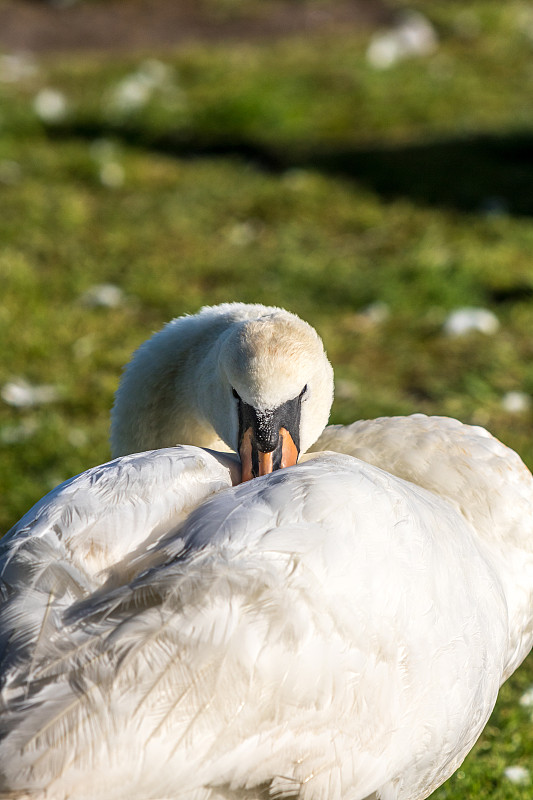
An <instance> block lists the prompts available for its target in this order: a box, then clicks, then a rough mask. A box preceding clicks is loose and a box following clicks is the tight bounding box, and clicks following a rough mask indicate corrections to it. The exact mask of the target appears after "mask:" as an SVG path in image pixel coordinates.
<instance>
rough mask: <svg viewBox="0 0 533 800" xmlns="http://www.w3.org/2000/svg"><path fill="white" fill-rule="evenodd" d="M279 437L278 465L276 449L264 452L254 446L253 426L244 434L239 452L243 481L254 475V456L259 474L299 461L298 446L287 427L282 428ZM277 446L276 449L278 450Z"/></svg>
mask: <svg viewBox="0 0 533 800" xmlns="http://www.w3.org/2000/svg"><path fill="white" fill-rule="evenodd" d="M279 438H280V441H281V459H280V461H279V463H278V464H277V466H274V451H271V452H269V453H262V452H261V451H260V450H257V448H256V447H255V446H254V443H253V435H252V428H248V430H246V431H245V432H244V434H243V437H242V440H241V446H240V448H239V454H240V457H241V469H242V475H241V482H242V483H244V482H245V481H249V480H251V479H252V478H253V477H254V456H255V457H256V458H257V468H256V473H257V476H260V475H268V474H269V473H270V472H274V470H275V469H282V468H284V467H292V466H294V464H296V462H297V461H298V448H297V447H296V445H295V444H294V440H293V438H292V436H291V435H290V433H289V431H288V430H287V429H286V428H280V431H279ZM278 448H279V445H278V447H277V448H276V451H277V450H278ZM254 451H255V452H254Z"/></svg>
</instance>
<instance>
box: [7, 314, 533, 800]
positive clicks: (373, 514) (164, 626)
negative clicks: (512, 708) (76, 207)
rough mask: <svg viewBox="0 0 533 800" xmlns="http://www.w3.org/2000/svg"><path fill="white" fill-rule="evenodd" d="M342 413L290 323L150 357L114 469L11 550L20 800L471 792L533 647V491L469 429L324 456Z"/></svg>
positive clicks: (427, 430) (132, 378) (248, 321)
mask: <svg viewBox="0 0 533 800" xmlns="http://www.w3.org/2000/svg"><path fill="white" fill-rule="evenodd" d="M187 343H188V344H187ZM331 398H332V371H331V367H330V365H329V362H328V360H327V356H326V354H325V352H324V349H323V346H322V343H321V341H320V339H319V337H318V335H317V334H316V333H315V332H314V331H313V329H312V328H310V326H307V325H306V324H305V323H303V322H302V321H300V320H298V318H297V317H294V316H293V315H290V314H288V313H287V312H285V311H283V310H281V309H275V308H268V307H263V306H247V305H241V304H228V305H223V306H218V307H212V308H207V309H204V310H202V311H201V312H200V313H199V314H197V315H195V316H191V317H185V318H181V319H178V320H176V321H174V322H171V323H169V325H167V326H166V327H165V328H164V329H163V330H162V331H161V332H160V333H157V334H155V335H154V336H153V337H152V339H150V340H149V341H148V342H147V343H145V344H144V345H143V346H142V347H141V348H140V350H139V351H138V352H137V354H135V355H134V357H133V360H132V362H131V363H130V365H129V366H128V367H127V369H126V371H125V373H124V377H123V379H122V382H121V385H120V388H119V390H118V393H117V397H116V402H115V406H114V409H113V415H112V417H113V418H112V433H111V438H112V446H113V451H114V454H115V456H116V457H115V458H114V460H113V461H111V462H109V463H108V464H104V465H100V466H98V467H94V468H92V469H90V470H88V471H87V472H84V473H82V474H81V475H79V476H77V477H75V478H72V479H70V480H69V481H66V482H65V483H64V484H62V485H61V486H59V487H57V488H56V489H55V490H53V491H52V492H51V493H50V494H48V495H47V496H46V497H44V498H43V499H42V500H40V501H39V502H38V503H37V504H36V505H35V506H34V507H33V508H32V509H31V510H30V511H29V512H28V513H27V514H26V515H25V516H24V517H23V518H22V519H21V520H20V522H19V523H18V524H17V525H16V526H15V527H14V528H13V529H12V530H11V531H10V532H9V533H8V534H7V535H6V536H5V537H4V538H3V539H2V541H1V542H0V594H1V596H2V600H3V602H2V604H1V605H0V709H1V713H0V798H1V797H5V798H8V797H17V798H19V799H20V800H30V798H31V799H32V800H45V799H46V800H50V798H53V800H67V798H76V800H89V799H90V798H94V797H96V796H101V797H103V798H105V800H126V798H128V800H177V798H183V800H237V799H238V800H248V799H249V800H264V798H265V797H268V796H271V797H272V798H280V799H282V798H291V797H294V798H301V800H323V798H328V800H345V799H348V800H366V799H367V798H368V799H371V800H378V799H379V800H422V798H425V797H427V796H428V795H429V794H430V793H431V792H432V791H433V790H434V789H435V788H436V787H437V786H439V785H440V784H441V783H442V782H443V781H445V780H446V778H448V777H449V776H450V775H451V774H452V773H453V772H454V771H455V769H456V768H457V767H458V766H459V765H460V763H461V762H462V760H463V759H464V758H465V756H466V754H467V753H468V751H469V750H470V749H471V747H472V746H473V744H474V742H475V741H476V739H477V738H478V736H479V735H480V733H481V731H482V730H483V727H484V725H485V724H486V722H487V720H488V717H489V715H490V713H491V711H492V708H493V706H494V703H495V701H496V697H497V693H498V690H499V687H500V685H501V684H502V683H503V681H505V680H506V679H507V677H508V676H509V675H510V674H511V673H512V672H513V671H514V670H515V669H516V668H517V667H518V665H519V664H520V663H521V661H522V660H523V659H524V658H525V656H526V655H527V653H528V652H529V650H530V649H531V646H532V644H533V602H532V601H533V535H532V534H533V531H532V528H533V522H532V521H531V513H530V511H531V508H532V501H533V478H532V476H531V474H530V473H529V471H528V470H527V468H526V467H525V466H524V464H523V463H522V461H521V460H520V458H519V457H518V455H517V454H516V453H514V452H513V451H512V450H510V449H509V448H507V447H505V446H504V445H503V444H502V443H500V442H499V441H498V440H496V439H495V438H494V437H492V436H491V435H490V434H489V433H488V432H487V431H485V430H484V429H482V428H479V427H474V426H468V425H463V424H461V423H460V422H458V421H456V420H452V419H446V418H441V417H426V416H423V415H414V416H411V417H404V418H402V417H393V418H382V419H377V420H371V421H358V422H355V423H354V424H353V425H351V426H347V427H341V426H329V427H327V428H325V430H324V431H323V432H321V431H322V428H323V427H324V425H325V421H327V415H328V413H329V406H330V404H331ZM321 426H322V427H321ZM180 439H183V440H184V443H182V444H180V445H179V446H174V445H176V444H177V442H178V441H179V440H180ZM220 442H222V443H223V445H224V448H225V450H226V451H230V450H231V451H233V453H232V452H224V451H222V450H221V449H212V448H214V447H216V446H218V445H219V444H220ZM198 445H200V446H198ZM139 448H141V449H142V452H137V450H138V449H139ZM151 448H155V449H151ZM323 450H328V451H329V452H322V451H323ZM306 453H307V454H306ZM237 454H239V455H237ZM269 454H270V455H269ZM251 478H253V479H251Z"/></svg>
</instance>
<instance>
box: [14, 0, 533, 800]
mask: <svg viewBox="0 0 533 800" xmlns="http://www.w3.org/2000/svg"><path fill="white" fill-rule="evenodd" d="M414 5H416V6H417V7H418V8H420V9H421V10H422V11H424V13H426V14H428V15H429V16H430V18H431V20H432V22H433V24H434V26H435V27H436V29H437V31H438V34H439V39H440V46H439V48H438V50H437V51H436V52H435V53H434V54H433V55H432V56H429V57H426V58H424V59H410V60H405V61H404V62H401V63H399V64H398V65H396V66H395V67H393V68H391V69H389V70H384V71H380V70H376V69H373V68H372V67H371V66H370V65H369V64H368V63H367V61H366V59H365V48H366V44H367V42H366V40H365V37H363V36H362V35H359V34H357V32H345V33H342V34H336V35H334V36H333V35H329V36H324V35H318V34H317V35H314V36H313V37H307V38H300V39H292V40H290V41H280V42H274V43H272V42H268V43H265V44H260V43H257V44H253V45H251V44H247V43H245V42H243V43H235V42H233V43H231V45H227V46H224V45H217V46H213V45H209V46H201V45H195V46H192V45H191V46H190V47H188V48H186V49H183V50H181V51H180V52H179V53H176V54H172V55H169V54H168V53H167V54H165V55H164V56H161V57H160V58H158V59H154V55H153V54H150V56H149V57H144V56H140V57H136V58H133V57H123V58H120V59H116V58H109V57H106V58H103V57H91V58H89V57H87V56H83V57H82V56H70V57H67V56H62V57H55V58H52V57H51V58H49V59H43V60H42V61H41V62H39V64H38V66H37V69H36V71H34V72H33V73H32V72H31V69H30V70H27V71H26V72H27V74H26V77H23V78H21V79H19V80H13V79H9V80H6V79H5V70H6V69H7V67H6V65H5V62H4V67H3V69H4V80H3V81H0V109H1V112H0V114H1V115H0V207H1V210H2V211H1V214H0V242H1V249H0V285H1V286H2V300H1V301H0V331H1V333H0V336H1V341H2V344H3V348H2V362H1V364H0V387H4V389H5V387H6V385H7V384H9V383H11V382H13V381H14V380H15V379H20V378H23V379H25V380H27V381H29V382H30V383H31V384H35V385H42V384H47V385H48V384H49V385H52V386H53V387H54V388H55V392H56V400H55V401H54V402H50V403H47V404H37V405H34V406H29V407H19V408H17V407H14V406H12V405H9V404H8V403H6V402H3V403H1V404H0V444H1V446H2V456H1V459H0V491H1V495H2V503H1V505H0V529H1V530H7V528H8V527H9V526H10V525H11V524H13V523H14V522H15V521H16V520H17V519H18V518H19V517H20V516H21V515H22V514H23V513H24V512H25V511H26V510H27V509H28V508H29V507H30V506H31V505H32V504H33V503H34V502H35V501H36V500H37V499H38V498H39V497H40V496H41V495H42V494H44V493H45V492H46V491H48V490H49V489H50V488H52V487H53V486H54V485H56V484H57V483H58V482H60V481H61V480H63V479H65V478H67V477H69V476H70V475H73V474H75V473H77V472H80V471H82V470H84V469H86V468H87V467H88V466H90V465H92V464H96V463H99V462H102V461H105V460H107V459H108V458H109V449H108V443H107V435H108V424H109V423H108V419H109V409H110V406H111V404H112V400H113V393H114V390H115V388H116V386H117V382H118V379H119V376H120V371H121V368H122V366H123V364H124V363H125V362H126V361H127V360H128V358H129V355H130V354H131V352H132V350H133V349H134V348H135V347H136V346H137V345H139V344H140V343H141V342H142V341H143V340H144V339H145V338H146V337H147V336H148V335H149V334H150V333H151V332H152V331H153V330H155V329H157V328H159V327H160V326H161V325H162V324H163V323H164V322H165V321H166V320H168V319H170V318H171V317H173V316H176V315H179V314H183V313H188V312H194V311H195V310H196V309H198V308H199V307H200V306H201V305H202V304H205V303H209V304H213V303H218V302H221V301H225V300H242V301H261V302H264V303H273V304H279V305H284V306H287V307H289V308H290V309H291V310H293V311H295V312H297V313H299V314H300V315H301V316H303V317H304V318H306V319H307V320H309V321H310V322H311V323H313V324H314V325H315V326H316V327H317V328H318V330H319V331H320V333H321V334H322V336H323V338H324V340H325V342H326V345H327V348H328V352H329V355H330V358H331V361H332V363H333V364H334V366H335V369H336V376H337V398H336V400H335V405H334V408H333V413H332V421H334V422H348V421H350V420H352V419H354V418H357V417H374V416H378V415H383V414H408V413H412V412H416V411H423V412H425V413H433V414H447V415H452V416H456V417H459V418H460V419H463V420H464V421H467V422H473V423H480V424H483V425H485V426H486V427H488V428H489V429H490V430H491V431H492V432H494V433H495V434H496V435H497V436H498V437H499V438H501V439H502V440H503V441H504V442H505V443H507V444H509V445H510V446H511V447H513V448H515V449H516V450H517V451H518V452H519V453H520V454H521V456H522V457H523V458H524V460H525V461H526V463H527V464H528V465H529V466H530V467H532V466H533V436H532V427H533V426H532V422H533V412H532V410H531V409H529V408H525V409H524V410H523V411H518V412H511V411H509V410H506V408H507V407H506V404H505V402H504V398H505V397H506V395H508V393H509V392H521V393H524V394H525V395H526V396H531V395H533V338H532V336H531V331H532V330H533V266H532V263H531V253H532V252H533V221H532V215H533V194H532V192H531V186H532V185H533V161H532V159H531V155H530V153H531V147H532V145H533V109H532V106H531V103H529V100H528V98H529V97H530V95H531V90H532V88H533V70H532V69H531V54H532V50H533V39H532V30H533V21H532V19H531V18H530V11H529V10H528V6H527V5H526V4H524V3H522V2H517V1H515V0H511V2H508V3H506V4H501V3H498V2H496V1H495V0H474V1H473V2H471V3H469V4H468V8H467V9H466V10H465V8H464V4H462V3H459V2H456V0H446V1H444V0H442V1H441V2H433V3H431V4H430V3H424V2H420V3H416V4H414ZM528 15H529V16H528ZM30 66H31V65H30ZM0 75H1V70H0ZM47 88H48V89H53V90H56V91H58V92H60V93H61V96H62V97H63V98H64V99H65V100H66V107H65V109H64V113H60V114H58V115H57V118H56V119H55V120H54V119H52V118H50V117H49V118H48V119H45V120H43V118H42V116H41V117H40V116H39V115H38V114H37V113H36V111H35V98H36V97H38V96H40V98H41V102H42V101H43V95H42V94H41V95H39V92H41V91H42V90H43V89H47ZM45 98H46V96H45ZM136 98H137V99H136ZM48 100H49V101H50V95H49V96H48ZM56 101H57V96H56ZM41 113H42V112H41ZM102 283H111V284H114V285H116V286H117V287H119V288H120V290H121V291H122V293H123V294H122V302H120V303H119V304H118V305H116V306H115V307H105V306H94V305H91V303H90V301H88V299H87V292H89V291H90V290H91V287H94V286H95V285H98V284H102ZM462 306H475V307H483V308H487V309H490V310H491V311H492V312H494V313H495V314H496V316H497V317H498V319H499V322H500V327H499V330H498V331H497V332H496V333H495V334H494V335H490V336H489V335H484V334H481V333H471V334H469V335H467V336H464V337H459V338H450V337H448V336H446V335H445V334H444V331H443V324H444V322H445V320H446V319H447V317H448V315H449V314H450V312H451V311H453V310H454V309H456V308H459V307H462ZM532 684H533V662H532V661H531V657H530V658H529V660H528V661H527V662H526V663H525V665H524V666H523V667H522V668H521V669H520V670H519V671H518V672H517V673H516V674H515V676H513V678H512V679H511V680H510V681H509V682H508V683H507V684H506V686H505V687H504V688H503V690H502V693H501V697H500V700H499V702H498V705H497V708H496V711H495V712H494V715H493V717H492V719H491V722H490V724H489V726H488V727H487V729H486V731H485V733H484V734H483V737H482V738H481V740H480V742H479V743H478V745H477V746H476V748H475V750H474V751H473V753H472V754H471V755H470V756H469V758H468V759H467V761H466V762H465V764H464V765H463V767H462V768H461V769H460V770H459V771H458V772H457V773H456V775H455V776H454V777H453V778H452V779H451V780H449V781H448V782H447V783H446V784H445V785H444V786H443V787H442V788H441V789H440V790H438V791H437V792H436V794H435V798H439V799H440V800H444V798H446V800H449V799H450V800H451V799H452V798H459V797H461V798H465V797H476V798H481V797H484V796H486V795H488V794H490V796H491V798H492V800H525V798H529V797H530V792H531V786H529V787H528V786H518V785H515V784H512V783H511V782H510V781H509V780H507V779H506V778H505V776H504V769H505V767H506V766H509V765H515V764H521V765H523V766H526V767H529V765H530V764H531V763H532V759H533V737H532V736H531V725H532V724H533V721H532V719H531V710H528V709H526V708H524V707H522V706H520V705H519V704H518V698H519V697H520V696H521V695H522V694H523V693H524V692H525V690H526V689H527V688H528V687H529V686H531V685H532Z"/></svg>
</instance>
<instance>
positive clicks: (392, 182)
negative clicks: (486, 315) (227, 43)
mask: <svg viewBox="0 0 533 800" xmlns="http://www.w3.org/2000/svg"><path fill="white" fill-rule="evenodd" d="M54 134H55V135H57V134H60V135H63V136H82V137H85V138H91V139H93V138H96V137H101V136H115V137H117V138H119V139H122V140H123V141H125V142H127V143H129V144H131V145H135V146H140V147H144V148H147V149H151V150H156V151H158V152H163V153H166V154H169V155H173V156H176V157H180V158H201V157H234V158H240V159H243V160H246V161H249V162H252V163H255V164H257V165H258V166H259V167H261V168H262V169H265V170H267V171H269V172H276V173H278V172H283V171H285V170H288V169H294V168H307V169H313V170H317V171H319V172H323V173H326V174H334V175H338V176H339V177H342V178H345V179H349V180H354V181H357V182H358V183H360V184H362V185H364V186H366V187H368V188H370V189H372V190H373V191H375V192H377V193H378V194H380V195H381V196H382V197H383V198H385V199H388V200H391V199H396V198H402V197H404V198H407V199H409V200H412V201H414V202H416V203H418V204H421V205H432V206H442V207H447V208H452V209H458V210H460V211H468V212H474V213H480V214H484V215H485V214H501V213H508V214H512V215H517V216H531V215H533V133H529V132H524V133H516V134H509V135H498V134H479V135H475V136H468V137H467V136H465V137H464V138H455V139H443V140H436V141H432V142H427V143H419V144H406V145H392V146H389V147H387V146H379V147H357V146H353V147H342V146H339V147H336V146H329V147H327V148H326V147H320V146H309V147H307V146H306V145H305V144H300V145H294V144H290V145H276V144H268V143H264V142H258V141H254V140H252V139H246V138H244V137H243V138H238V137H237V136H229V135H227V134H218V133H214V134H213V135H211V136H205V134H204V135H203V136H202V135H201V134H198V132H197V131H194V132H193V133H190V132H187V133H185V132H184V131H167V132H164V133H158V134H152V133H149V132H147V131H146V130H145V129H141V128H139V127H135V126H131V127H123V126H120V127H111V126H105V127H104V126H101V125H96V124H91V123H81V124H75V125H71V126H69V127H65V128H62V129H61V130H60V131H58V129H57V128H55V129H54ZM54 134H52V133H51V135H54Z"/></svg>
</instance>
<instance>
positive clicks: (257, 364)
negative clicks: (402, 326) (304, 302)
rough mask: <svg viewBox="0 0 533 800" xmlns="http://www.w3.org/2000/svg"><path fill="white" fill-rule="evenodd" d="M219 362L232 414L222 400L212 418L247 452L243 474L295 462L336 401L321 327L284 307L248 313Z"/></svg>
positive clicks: (228, 340) (222, 434)
mask: <svg viewBox="0 0 533 800" xmlns="http://www.w3.org/2000/svg"><path fill="white" fill-rule="evenodd" d="M218 364H219V379H220V381H221V383H222V384H223V385H224V387H225V392H226V400H227V402H228V403H229V408H230V413H229V414H228V413H227V411H226V410H224V411H223V410H222V409H223V406H222V405H219V406H218V407H217V408H214V409H213V418H212V423H213V427H214V428H215V430H216V431H217V433H218V435H219V436H220V438H221V439H222V440H223V441H224V442H226V444H227V445H228V446H230V447H231V448H232V449H234V450H236V451H237V452H238V453H239V454H240V457H241V465H242V479H243V481H244V480H249V479H250V478H252V477H257V476H259V475H263V474H266V473H268V472H272V471H273V470H276V469H279V468H281V467H286V466H291V465H293V464H295V463H296V462H297V460H298V457H299V455H300V453H303V452H305V451H306V450H307V449H308V448H309V447H310V446H311V445H312V444H313V442H314V441H316V439H317V438H318V436H319V435H320V433H321V432H322V430H323V429H324V427H325V425H326V424H327V421H328V417H329V412H330V409H331V403H332V400H333V370H332V368H331V365H330V363H329V361H328V359H327V356H326V354H325V352H324V347H323V344H322V340H321V339H320V337H319V336H318V334H317V333H316V331H315V330H314V329H313V328H312V327H311V326H310V325H308V324H307V323H305V322H303V320H301V319H299V318H298V317H296V316H295V315H293V314H289V313H288V312H286V311H283V310H281V309H277V310H274V311H272V313H268V314H265V315H264V316H261V317H260V318H258V319H248V320H244V321H242V322H240V323H238V324H236V325H234V326H232V328H231V329H230V330H229V331H228V335H227V336H226V337H225V338H224V341H223V343H222V346H221V349H220V354H219V361H218ZM224 405H225V404H224ZM226 408H227V407H226Z"/></svg>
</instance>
